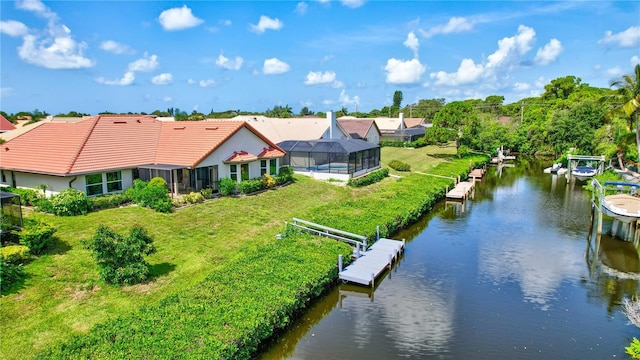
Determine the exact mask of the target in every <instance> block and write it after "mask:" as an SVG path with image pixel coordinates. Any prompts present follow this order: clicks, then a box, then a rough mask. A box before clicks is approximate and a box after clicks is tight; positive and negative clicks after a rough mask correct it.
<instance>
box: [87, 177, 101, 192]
mask: <svg viewBox="0 0 640 360" xmlns="http://www.w3.org/2000/svg"><path fill="white" fill-rule="evenodd" d="M84 183H85V185H86V189H87V196H92V195H102V174H91V175H86V176H85V177H84Z"/></svg>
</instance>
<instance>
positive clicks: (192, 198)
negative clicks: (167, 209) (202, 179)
mask: <svg viewBox="0 0 640 360" xmlns="http://www.w3.org/2000/svg"><path fill="white" fill-rule="evenodd" d="M182 198H183V199H184V201H186V202H187V204H197V203H201V202H204V196H202V194H201V193H199V192H192V193H190V194H184V195H182Z"/></svg>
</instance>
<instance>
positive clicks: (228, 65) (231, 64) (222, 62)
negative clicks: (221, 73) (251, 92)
mask: <svg viewBox="0 0 640 360" xmlns="http://www.w3.org/2000/svg"><path fill="white" fill-rule="evenodd" d="M243 61H244V60H243V59H242V58H241V57H240V56H236V58H235V59H233V60H231V59H229V58H226V57H225V56H224V55H222V54H220V56H218V58H217V59H216V65H218V67H221V68H223V69H229V70H240V68H241V67H242V62H243Z"/></svg>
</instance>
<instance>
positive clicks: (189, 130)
mask: <svg viewBox="0 0 640 360" xmlns="http://www.w3.org/2000/svg"><path fill="white" fill-rule="evenodd" d="M242 128H246V129H248V130H249V131H251V132H253V133H254V134H255V135H256V136H257V137H258V138H260V139H261V140H262V141H264V143H265V144H266V145H267V146H269V148H273V149H274V150H273V151H272V153H271V156H273V157H278V155H279V156H284V151H282V149H280V148H279V147H278V146H277V145H275V144H274V143H273V142H271V141H269V139H267V138H265V137H264V136H263V135H261V134H260V133H259V132H258V131H256V130H255V129H254V128H252V127H251V126H249V125H248V124H246V123H244V122H235V121H228V122H217V123H215V124H214V123H211V122H203V121H184V122H163V121H158V120H155V119H154V118H152V117H149V116H142V115H125V116H123V115H116V116H113V115H100V116H95V117H91V118H88V119H85V120H82V121H79V122H76V123H52V122H50V123H44V124H42V125H41V126H38V127H36V128H33V129H31V130H30V131H28V132H26V133H24V134H22V135H21V136H18V137H16V138H14V139H13V140H10V141H8V142H6V143H4V144H3V145H2V146H1V148H0V152H1V153H2V155H1V156H0V167H1V168H4V169H11V170H18V171H25V172H35V173H44V174H54V175H72V174H81V173H90V172H96V171H105V170H111V169H113V170H115V169H125V168H131V167H136V166H141V165H153V164H171V165H179V166H184V167H196V166H197V164H199V163H200V162H201V161H202V160H204V159H205V158H206V157H207V156H209V155H210V154H211V153H212V152H213V151H214V150H215V149H217V148H218V147H219V146H220V145H222V144H223V143H224V142H225V141H227V140H228V139H229V138H231V137H232V136H233V134H235V133H236V132H238V131H239V130H240V129H242Z"/></svg>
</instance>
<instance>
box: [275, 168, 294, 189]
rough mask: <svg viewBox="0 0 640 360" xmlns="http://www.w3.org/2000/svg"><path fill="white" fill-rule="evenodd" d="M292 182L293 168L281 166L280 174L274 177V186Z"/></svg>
mask: <svg viewBox="0 0 640 360" xmlns="http://www.w3.org/2000/svg"><path fill="white" fill-rule="evenodd" d="M290 181H293V167H292V166H283V167H281V168H280V172H279V173H278V175H276V185H282V184H286V183H288V182H290Z"/></svg>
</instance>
